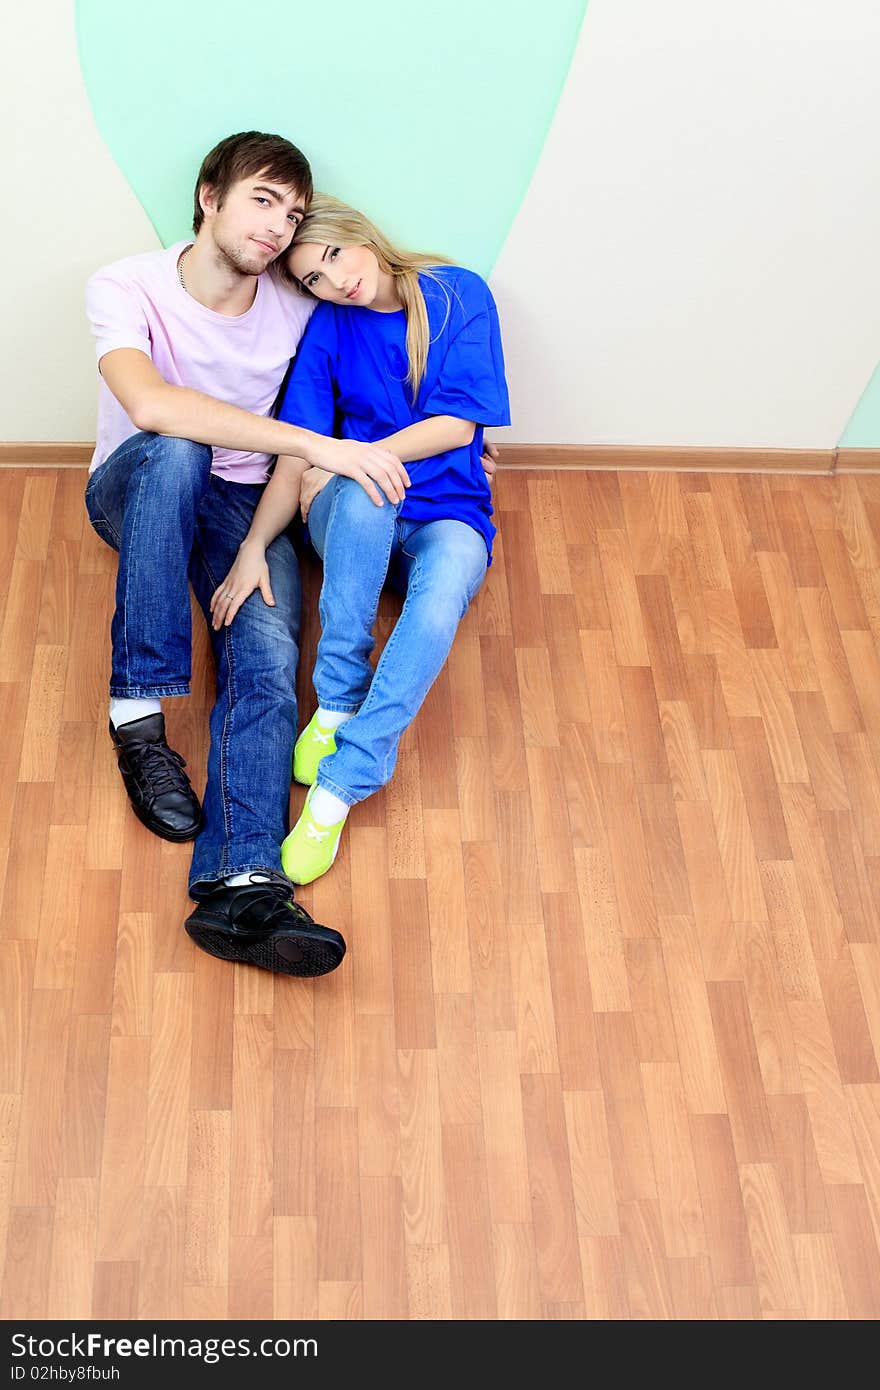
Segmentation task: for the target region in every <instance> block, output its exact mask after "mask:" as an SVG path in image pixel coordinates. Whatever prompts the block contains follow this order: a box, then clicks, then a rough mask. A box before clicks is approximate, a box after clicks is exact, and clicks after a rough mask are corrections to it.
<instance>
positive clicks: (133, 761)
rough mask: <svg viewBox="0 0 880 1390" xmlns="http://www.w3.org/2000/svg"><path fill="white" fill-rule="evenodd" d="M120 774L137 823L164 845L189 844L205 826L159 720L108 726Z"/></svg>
mask: <svg viewBox="0 0 880 1390" xmlns="http://www.w3.org/2000/svg"><path fill="white" fill-rule="evenodd" d="M110 737H111V738H112V740H113V745H114V747H115V749H116V757H117V760H118V762H119V771H120V772H121V773H122V780H123V782H124V783H125V790H126V791H127V792H128V797H129V800H130V801H131V804H132V806H133V807H134V813H135V815H136V816H137V818H138V820H140V821H143V823H144V825H145V826H146V827H147V829H148V830H152V832H153V834H154V835H160V836H161V837H162V839H163V840H175V841H181V840H194V839H195V837H196V836H197V835H198V833H199V831H200V830H201V828H202V826H203V825H204V817H203V816H202V808H201V806H200V805H199V799H198V797H197V796H196V794H195V792H194V791H193V789H192V787H191V786H190V782H189V778H188V777H187V775H186V773H185V772H184V770H183V769H184V768H185V767H186V763H185V762H184V761H183V758H182V757H181V756H180V754H179V753H175V752H174V750H173V749H172V748H169V747H168V744H167V743H166V742H165V716H164V714H148V715H146V716H145V717H144V718H143V719H133V720H132V721H131V723H130V724H120V726H119V728H118V729H114V727H113V725H112V724H111V725H110Z"/></svg>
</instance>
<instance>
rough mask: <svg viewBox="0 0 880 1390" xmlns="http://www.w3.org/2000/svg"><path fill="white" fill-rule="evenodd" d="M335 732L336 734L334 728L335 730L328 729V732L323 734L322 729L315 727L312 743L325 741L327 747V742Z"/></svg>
mask: <svg viewBox="0 0 880 1390" xmlns="http://www.w3.org/2000/svg"><path fill="white" fill-rule="evenodd" d="M333 734H334V730H333V729H328V730H327V732H326V733H325V734H322V733H321V731H320V729H313V730H312V743H323V745H324V747H325V748H326V746H327V744H328V743H329V742H330V740H331V738H332V737H333Z"/></svg>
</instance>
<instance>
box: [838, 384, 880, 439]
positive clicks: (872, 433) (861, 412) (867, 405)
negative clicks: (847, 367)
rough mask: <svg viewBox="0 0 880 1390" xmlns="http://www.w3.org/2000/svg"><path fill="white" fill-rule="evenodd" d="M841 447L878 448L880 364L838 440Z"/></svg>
mask: <svg viewBox="0 0 880 1390" xmlns="http://www.w3.org/2000/svg"><path fill="white" fill-rule="evenodd" d="M840 448H841V449H880V366H878V367H877V370H876V371H875V372H874V375H873V376H872V377H871V380H870V381H869V382H868V385H867V386H866V387H865V390H864V393H863V394H862V397H861V399H860V400H859V403H858V405H857V406H856V408H855V410H854V411H853V413H852V417H851V419H850V422H849V424H848V425H847V427H846V429H845V430H844V432H843V436H842V438H841V440H840Z"/></svg>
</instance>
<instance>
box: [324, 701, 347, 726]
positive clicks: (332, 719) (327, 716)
mask: <svg viewBox="0 0 880 1390" xmlns="http://www.w3.org/2000/svg"><path fill="white" fill-rule="evenodd" d="M353 718H354V710H349V711H346V710H341V709H325V708H324V706H323V705H319V706H318V723H319V724H320V726H321V728H322V729H338V728H339V726H340V724H344V723H345V721H346V719H353Z"/></svg>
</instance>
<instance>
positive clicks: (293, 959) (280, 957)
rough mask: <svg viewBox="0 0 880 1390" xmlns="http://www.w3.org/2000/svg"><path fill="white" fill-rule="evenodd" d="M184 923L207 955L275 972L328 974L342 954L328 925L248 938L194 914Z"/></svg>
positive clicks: (342, 943) (342, 944)
mask: <svg viewBox="0 0 880 1390" xmlns="http://www.w3.org/2000/svg"><path fill="white" fill-rule="evenodd" d="M197 911H198V909H196V912H197ZM184 925H185V927H186V930H187V933H188V935H189V936H190V937H191V938H192V940H193V941H194V942H195V943H196V945H197V946H200V947H201V948H202V950H203V951H207V952H208V955H210V956H218V957H219V958H220V960H231V961H238V962H239V963H240V964H242V965H257V966H259V967H260V969H261V970H271V971H273V972H274V973H275V974H276V975H300V976H313V975H328V974H329V973H330V971H331V970H335V969H336V967H337V965H339V963H340V962H341V960H342V957H343V956H344V955H345V941H344V940H343V938H342V937H341V936H340V935H339V932H337V931H333V930H332V928H331V927H317V926H315V927H302V928H300V930H299V931H286V932H280V931H273V932H271V933H269V934H268V935H266V936H260V937H254V938H253V939H252V940H248V938H247V937H246V936H244V935H239V933H237V932H230V931H229V930H227V929H224V928H222V927H219V926H215V925H212V924H211V923H210V922H205V921H199V920H198V918H197V916H196V914H195V913H194V914H193V916H192V917H188V918H187V919H186V922H185V923H184Z"/></svg>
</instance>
